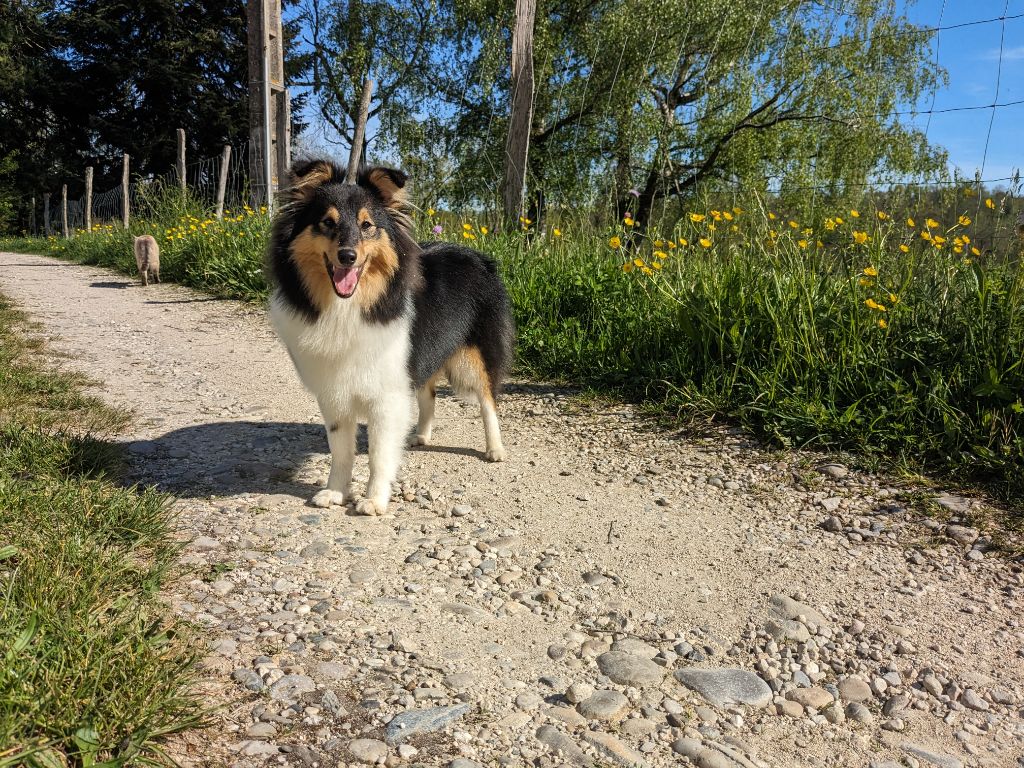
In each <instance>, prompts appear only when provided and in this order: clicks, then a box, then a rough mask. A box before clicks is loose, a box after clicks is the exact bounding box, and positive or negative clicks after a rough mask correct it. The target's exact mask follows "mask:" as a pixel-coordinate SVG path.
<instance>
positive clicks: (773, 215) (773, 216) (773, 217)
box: [768, 211, 776, 221]
mask: <svg viewBox="0 0 1024 768" xmlns="http://www.w3.org/2000/svg"><path fill="white" fill-rule="evenodd" d="M768 218H769V219H771V220H772V221H775V218H776V217H775V214H774V213H772V212H771V211H769V212H768Z"/></svg>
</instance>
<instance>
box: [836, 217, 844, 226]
mask: <svg viewBox="0 0 1024 768" xmlns="http://www.w3.org/2000/svg"><path fill="white" fill-rule="evenodd" d="M842 223H843V217H842V216H836V224H842Z"/></svg>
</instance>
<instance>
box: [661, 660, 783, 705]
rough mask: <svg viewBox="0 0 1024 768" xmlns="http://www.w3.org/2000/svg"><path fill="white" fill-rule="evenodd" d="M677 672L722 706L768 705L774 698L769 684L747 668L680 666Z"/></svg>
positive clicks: (677, 675) (698, 691)
mask: <svg viewBox="0 0 1024 768" xmlns="http://www.w3.org/2000/svg"><path fill="white" fill-rule="evenodd" d="M675 676H676V680H678V681H679V682H680V683H682V684H683V685H685V686H686V687H687V688H690V689H691V690H694V691H696V692H697V693H699V694H700V695H701V696H703V697H704V698H705V699H707V700H708V701H709V702H710V703H711V704H714V705H715V706H716V707H720V708H722V709H725V708H726V707H730V706H732V705H734V704H746V705H747V706H750V707H766V706H768V704H769V703H770V702H771V700H772V689H771V688H769V687H768V684H767V683H766V682H765V681H764V680H762V679H761V678H760V677H758V676H757V675H755V674H754V673H753V672H748V671H747V670H745V669H678V670H676V673H675Z"/></svg>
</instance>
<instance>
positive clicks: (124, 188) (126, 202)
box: [121, 152, 131, 229]
mask: <svg viewBox="0 0 1024 768" xmlns="http://www.w3.org/2000/svg"><path fill="white" fill-rule="evenodd" d="M130 205H131V199H130V198H129V196H128V153H127V152H125V154H124V166H123V168H122V169H121V224H122V225H123V226H124V228H125V229H128V210H129V206H130Z"/></svg>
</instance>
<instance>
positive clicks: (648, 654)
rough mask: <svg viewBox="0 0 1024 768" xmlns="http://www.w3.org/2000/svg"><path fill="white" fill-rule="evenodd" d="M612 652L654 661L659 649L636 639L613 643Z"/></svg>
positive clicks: (629, 638) (631, 638)
mask: <svg viewBox="0 0 1024 768" xmlns="http://www.w3.org/2000/svg"><path fill="white" fill-rule="evenodd" d="M612 651H621V652H622V653H628V654H629V655H630V656H639V657H641V658H643V659H653V658H654V657H655V656H657V655H658V649H657V648H655V647H653V646H650V645H648V644H647V643H645V642H644V641H643V640H637V639H636V638H635V637H627V638H624V639H622V640H616V641H615V642H614V643H612ZM598 663H600V659H598Z"/></svg>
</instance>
